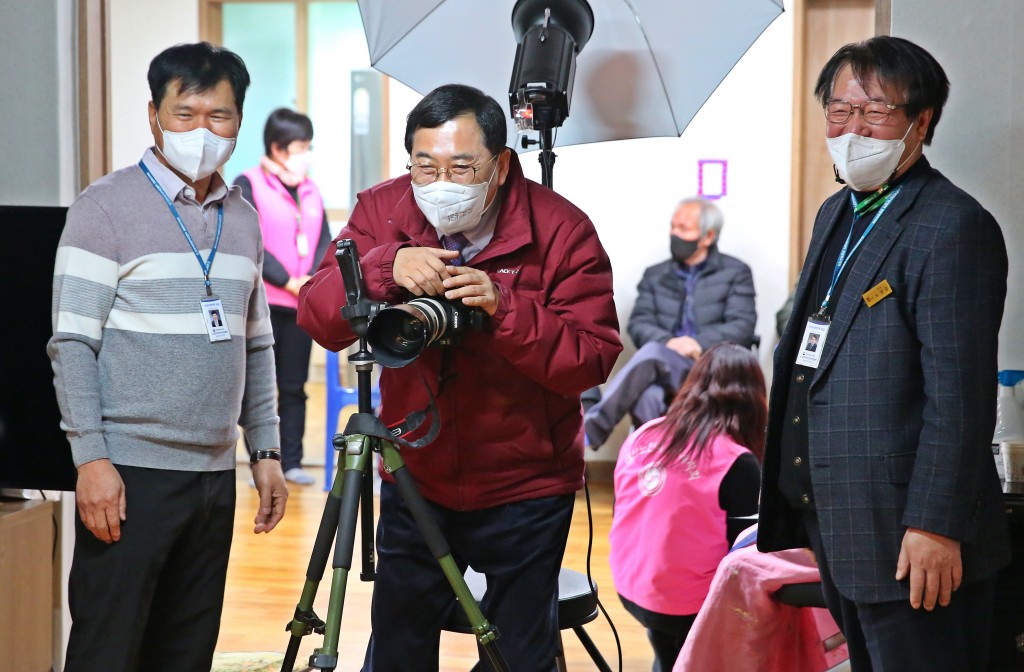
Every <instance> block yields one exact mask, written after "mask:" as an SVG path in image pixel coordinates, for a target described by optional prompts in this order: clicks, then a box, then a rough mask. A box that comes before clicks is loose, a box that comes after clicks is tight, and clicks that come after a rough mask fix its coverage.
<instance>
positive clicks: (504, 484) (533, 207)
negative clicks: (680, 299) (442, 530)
mask: <svg viewBox="0 0 1024 672" xmlns="http://www.w3.org/2000/svg"><path fill="white" fill-rule="evenodd" d="M502 189H503V198H502V201H501V210H500V212H499V215H498V220H497V224H496V226H495V231H494V237H493V238H492V239H491V241H490V242H489V243H488V244H487V246H486V247H485V248H484V249H483V250H482V251H481V252H480V253H479V254H477V255H476V256H474V257H473V259H472V261H471V262H469V264H468V265H469V266H471V267H473V268H476V269H478V270H482V271H485V272H486V273H487V274H488V275H489V276H490V278H491V280H492V281H493V282H494V284H495V286H496V288H497V290H498V291H499V292H500V295H501V298H500V301H499V305H498V310H497V312H496V313H495V314H494V315H493V316H491V317H487V316H486V315H485V316H484V317H485V322H486V326H485V327H484V329H483V330H480V331H470V332H467V333H466V334H465V336H463V337H462V339H461V340H460V341H458V342H457V343H455V344H454V345H452V346H449V347H447V348H438V347H429V348H427V349H426V350H425V351H424V352H423V353H422V354H421V355H420V356H419V357H417V358H416V360H415V361H413V362H412V363H411V364H409V365H407V366H405V367H403V368H399V369H389V368H385V369H382V371H381V379H380V385H381V398H382V404H381V410H380V416H381V419H382V420H383V421H384V423H385V424H388V425H391V424H393V423H395V422H398V421H400V420H402V419H403V418H405V417H406V416H407V415H408V414H409V413H411V412H413V411H417V410H421V409H423V408H425V407H426V406H427V404H428V397H427V391H426V388H425V386H424V381H426V384H427V385H429V386H430V388H431V391H432V392H433V393H434V394H435V395H437V408H438V411H439V415H440V418H441V431H440V434H439V435H438V436H437V438H436V439H435V440H434V441H433V443H431V444H430V445H428V446H426V447H425V448H421V449H418V450H412V449H403V450H402V456H403V458H404V460H405V462H406V464H407V465H408V468H409V472H410V473H411V474H412V476H413V477H414V478H415V480H416V482H417V484H418V485H419V487H420V490H421V491H422V493H423V495H424V497H426V498H427V499H429V500H431V501H433V502H436V503H438V504H441V505H442V506H446V507H448V508H451V509H458V510H473V509H482V508H486V507H491V506H497V505H499V504H504V503H508V502H513V501H517V500H523V499H533V498H538V497H547V496H551V495H560V494H567V493H571V492H575V491H576V490H579V489H580V488H581V487H582V486H583V433H582V431H581V422H582V419H581V413H580V393H582V392H583V391H584V390H586V389H589V388H590V387H593V386H594V385H598V384H600V383H603V382H604V381H605V379H606V378H607V377H608V374H609V372H610V371H611V369H612V365H613V364H614V363H615V359H616V357H617V356H618V354H619V352H620V351H621V350H622V345H621V342H620V339H619V328H618V319H617V316H616V312H615V304H614V302H613V299H612V272H611V266H610V263H609V261H608V256H607V254H605V251H604V248H603V247H602V246H601V242H600V240H598V237H597V233H596V231H595V229H594V225H593V223H592V222H591V221H590V219H589V218H588V217H587V216H586V215H585V214H584V213H583V212H582V211H580V210H579V208H576V207H575V206H573V205H572V204H571V203H569V202H568V201H567V200H565V199H564V198H562V197H561V196H559V195H558V194H556V193H555V192H553V191H551V190H550V189H547V188H545V187H543V186H541V185H539V184H537V183H535V182H532V181H530V180H527V179H526V178H525V177H524V176H523V171H522V168H521V167H520V165H519V160H518V157H517V156H516V154H515V153H514V152H513V154H512V157H511V161H510V166H509V173H508V177H507V179H506V181H505V184H504V185H503V186H502ZM338 238H339V239H341V238H351V239H353V240H355V242H356V247H357V248H358V250H359V255H360V258H361V266H362V271H363V277H364V280H365V282H366V288H367V292H368V294H369V296H370V298H371V299H373V300H374V301H385V302H387V303H389V304H396V303H403V302H405V301H407V300H408V299H409V298H412V297H411V296H410V295H409V294H408V293H407V292H406V290H405V289H404V288H402V287H401V286H399V285H397V284H396V283H395V280H394V276H393V274H392V265H393V264H394V260H395V253H396V252H397V251H398V250H399V249H400V248H402V247H407V246H421V247H440V244H439V243H438V236H437V232H436V231H435V229H434V228H433V227H432V226H431V225H430V223H429V222H427V220H426V219H425V218H424V217H423V215H422V214H421V213H420V210H419V208H418V207H417V206H416V202H415V200H414V199H413V195H412V189H411V186H410V182H409V178H408V176H402V177H398V178H395V179H392V180H389V181H387V182H384V183H382V184H378V185H377V186H375V187H371V188H370V189H368V190H366V191H363V192H361V193H360V194H359V196H358V202H357V204H356V206H355V208H354V209H353V211H352V216H351V218H350V219H349V222H348V225H347V226H346V227H345V228H344V229H343V230H342V231H341V233H340V234H339V235H338ZM333 248H334V246H333V245H332V246H331V248H330V249H333ZM343 305H345V294H344V288H343V284H342V280H341V273H340V272H339V270H338V265H337V262H336V260H335V258H334V255H333V253H331V254H328V255H327V256H326V257H325V258H324V259H323V260H322V261H321V263H320V267H319V269H318V270H317V272H316V274H315V275H314V276H313V279H312V280H310V281H309V282H308V283H306V285H305V286H304V287H303V288H302V292H301V294H300V296H299V314H298V323H299V326H301V327H302V328H303V329H304V330H305V331H307V332H308V333H309V334H310V335H311V336H312V337H313V338H314V339H315V340H316V341H317V343H320V344H321V345H323V346H324V347H325V348H328V349H330V350H340V349H342V348H345V347H347V346H348V345H349V344H351V343H352V342H353V341H355V336H354V334H353V333H352V332H351V330H350V329H349V325H348V322H347V321H345V320H343V319H342V318H341V315H340V312H339V308H340V307H341V306H343ZM442 355H444V357H445V358H446V359H448V360H449V361H448V363H447V366H448V371H449V373H452V374H454V375H453V377H451V378H448V379H447V380H446V382H445V383H444V387H443V390H442V392H441V394H439V395H438V394H437V393H438V374H439V373H440V368H441V365H442Z"/></svg>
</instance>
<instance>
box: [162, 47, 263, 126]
mask: <svg viewBox="0 0 1024 672" xmlns="http://www.w3.org/2000/svg"><path fill="white" fill-rule="evenodd" d="M147 78H148V79H149V93H150V95H151V96H152V97H153V105H155V106H156V108H157V109H160V103H162V102H163V100H164V96H165V95H167V85H168V84H170V83H171V82H173V81H175V80H178V82H179V84H178V93H179V94H181V93H186V92H200V93H201V92H203V91H209V90H210V89H213V88H216V86H217V85H218V84H220V83H221V82H222V81H223V80H225V79H226V80H228V83H229V84H230V85H231V91H232V92H233V93H234V94H235V105H237V106H238V113H239V114H241V113H242V106H243V104H244V103H245V91H246V89H248V88H249V71H248V70H247V69H246V67H245V62H244V61H243V60H242V59H241V57H239V56H238V54H236V53H235V52H233V51H229V50H228V49H224V48H223V47H215V46H213V45H212V44H210V43H209V42H195V43H190V44H176V45H174V46H173V47H168V48H167V49H164V50H163V51H161V52H160V53H159V54H157V55H156V57H155V58H154V59H153V60H152V61H150V63H149V74H148V75H147Z"/></svg>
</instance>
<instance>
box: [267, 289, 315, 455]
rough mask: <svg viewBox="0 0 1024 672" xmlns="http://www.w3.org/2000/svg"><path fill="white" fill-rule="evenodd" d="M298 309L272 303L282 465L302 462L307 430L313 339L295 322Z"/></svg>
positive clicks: (271, 315)
mask: <svg viewBox="0 0 1024 672" xmlns="http://www.w3.org/2000/svg"><path fill="white" fill-rule="evenodd" d="M295 317H296V311H295V309H293V308H284V307H281V306H271V307H270V325H271V327H272V328H273V330H274V362H275V367H276V369H277V414H278V415H279V416H280V417H281V468H282V469H284V470H285V471H288V470H289V469H296V468H298V467H300V466H302V437H303V435H304V434H305V432H306V380H307V379H308V378H309V354H310V351H311V350H312V347H313V339H312V338H310V336H309V334H307V333H306V332H304V331H303V330H302V329H300V328H299V325H298V324H296V322H295Z"/></svg>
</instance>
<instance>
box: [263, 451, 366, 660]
mask: <svg viewBox="0 0 1024 672" xmlns="http://www.w3.org/2000/svg"><path fill="white" fill-rule="evenodd" d="M335 441H336V442H338V441H344V445H345V460H344V468H345V472H344V474H343V476H342V477H341V478H335V479H334V485H333V486H332V488H331V492H330V494H329V495H328V498H327V504H326V505H325V507H324V514H323V517H322V518H321V519H320V528H319V529H318V530H317V534H316V541H315V542H314V543H313V552H312V554H311V556H310V560H309V565H308V567H307V569H306V580H305V582H304V583H303V587H302V595H301V597H300V598H299V603H298V605H297V606H296V607H295V616H294V618H293V619H292V621H291V622H290V623H289V624H288V626H287V627H286V629H287V630H288V631H289V632H291V638H290V639H289V641H288V648H287V650H286V652H285V658H284V661H283V663H282V665H281V670H282V672H292V670H293V668H294V664H295V658H296V656H297V655H298V649H299V642H300V641H301V639H302V637H304V636H306V635H308V634H310V633H311V632H314V631H315V632H318V633H324V635H325V637H324V647H323V648H321V649H316V651H315V652H314V654H313V655H312V656H311V657H310V666H311V667H316V668H319V669H321V670H333V669H334V668H335V667H337V660H338V634H339V631H340V626H341V612H342V609H343V607H344V600H345V585H346V579H347V576H348V569H349V568H351V566H352V545H353V543H354V536H355V524H356V517H357V515H358V512H359V491H360V487H359V485H360V482H361V480H362V472H363V470H364V469H365V468H366V465H367V464H368V454H369V453H370V452H371V447H370V442H371V439H370V438H369V437H365V436H362V435H356V436H349V437H345V436H343V435H340V434H339V435H338V436H336V437H335ZM336 445H337V444H336ZM346 535H347V536H346ZM335 537H336V539H337V542H338V543H336V544H334V545H335V546H336V549H335V555H334V567H335V570H334V575H333V577H332V586H331V600H330V603H329V605H328V616H327V622H326V623H324V621H321V620H320V619H319V618H317V616H316V614H315V613H314V612H313V600H314V598H315V597H316V591H317V588H318V587H319V585H320V581H321V580H322V579H323V576H324V571H325V570H326V568H327V558H328V557H329V555H330V552H331V546H332V543H333V542H334V541H335ZM346 549H347V553H348V560H347V565H346V564H344V562H343V564H342V565H339V559H342V560H343V558H344V553H345V551H346ZM340 567H343V569H342V568H340ZM339 574H340V577H339ZM339 578H340V582H341V588H340V590H339V589H338V582H339ZM339 594H340V600H338V601H336V598H338V597H339Z"/></svg>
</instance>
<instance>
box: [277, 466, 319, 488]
mask: <svg viewBox="0 0 1024 672" xmlns="http://www.w3.org/2000/svg"><path fill="white" fill-rule="evenodd" d="M284 479H285V480H286V481H291V482H292V483H295V484H296V485H313V484H314V483H316V479H315V478H313V477H312V476H310V475H309V474H307V473H306V472H304V471H303V470H302V469H301V468H299V467H295V468H294V469H289V470H288V471H286V472H284Z"/></svg>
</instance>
